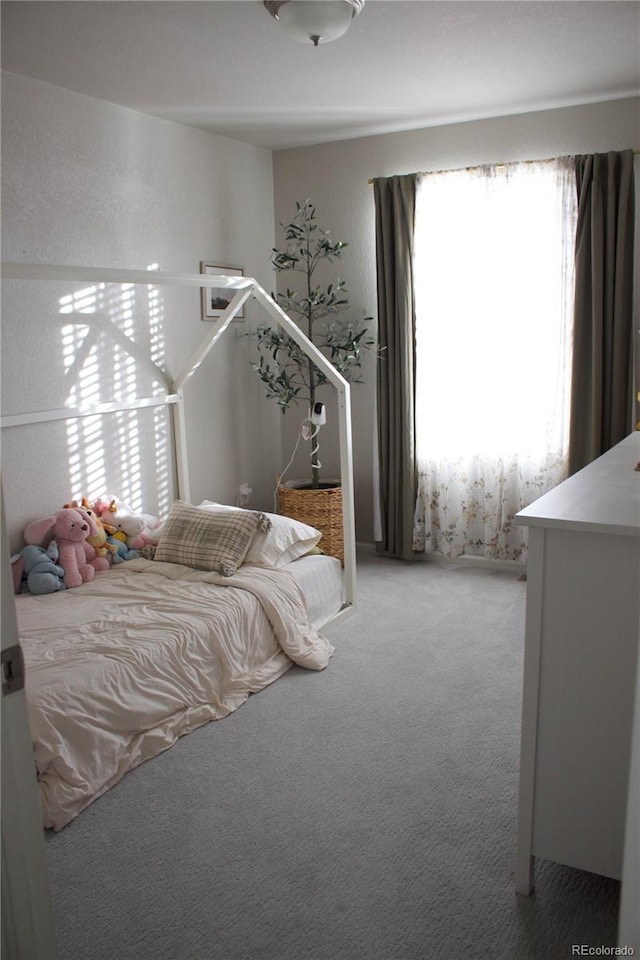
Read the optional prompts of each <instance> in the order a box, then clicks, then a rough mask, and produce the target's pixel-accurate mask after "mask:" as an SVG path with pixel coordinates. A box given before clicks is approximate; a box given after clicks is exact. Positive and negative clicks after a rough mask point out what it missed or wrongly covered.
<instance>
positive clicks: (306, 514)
mask: <svg viewBox="0 0 640 960" xmlns="http://www.w3.org/2000/svg"><path fill="white" fill-rule="evenodd" d="M278 510H279V512H280V513H281V514H282V515H283V516H285V517H290V518H291V520H299V521H300V522H301V523H307V524H309V526H311V527H315V528H316V529H317V530H320V532H321V533H322V539H321V540H320V543H319V544H318V546H319V547H320V549H321V550H323V551H324V553H327V554H329V556H331V557H337V558H338V560H339V561H340V563H341V564H342V565H343V566H344V534H343V530H342V487H341V486H340V483H339V481H335V480H332V481H326V486H322V485H321V486H320V487H319V488H318V489H317V490H312V489H311V488H310V487H309V486H308V482H307V481H303V480H290V481H289V482H288V483H285V484H283V485H281V486H280V487H278Z"/></svg>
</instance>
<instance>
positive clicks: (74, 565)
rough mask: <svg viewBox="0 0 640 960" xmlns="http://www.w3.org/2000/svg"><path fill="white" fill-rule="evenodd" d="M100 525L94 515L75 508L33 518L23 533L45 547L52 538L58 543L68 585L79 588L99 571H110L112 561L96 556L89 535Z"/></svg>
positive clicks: (27, 539) (35, 543)
mask: <svg viewBox="0 0 640 960" xmlns="http://www.w3.org/2000/svg"><path fill="white" fill-rule="evenodd" d="M96 533H97V527H96V524H95V522H94V520H92V518H91V517H90V516H89V515H88V514H87V513H83V512H81V511H80V510H76V509H75V508H73V507H66V508H63V509H62V510H59V511H58V512H57V513H56V514H54V515H53V516H51V517H45V518H44V519H42V520H34V522H33V523H30V524H29V526H28V527H27V528H26V530H25V532H24V538H25V540H26V542H27V544H32V545H36V546H43V545H44V543H45V542H49V540H50V539H51V538H52V537H53V538H54V539H55V540H57V542H58V549H59V551H60V555H59V560H60V565H61V566H62V567H63V569H64V583H65V585H66V586H67V587H79V586H80V584H82V583H85V582H88V581H89V580H93V578H94V576H95V573H96V570H108V569H109V561H108V560H107V559H106V558H105V557H96V552H95V550H94V548H93V547H92V546H91V544H90V543H89V542H88V540H87V537H91V536H95V535H96Z"/></svg>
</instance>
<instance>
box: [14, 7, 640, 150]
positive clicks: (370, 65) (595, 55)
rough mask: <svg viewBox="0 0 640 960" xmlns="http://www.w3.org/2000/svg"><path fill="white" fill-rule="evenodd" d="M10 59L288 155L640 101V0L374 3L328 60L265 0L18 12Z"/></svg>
mask: <svg viewBox="0 0 640 960" xmlns="http://www.w3.org/2000/svg"><path fill="white" fill-rule="evenodd" d="M1 62H2V67H3V69H5V70H9V71H12V72H14V73H22V74H26V75H27V76H30V77H34V78H36V79H39V80H44V81H47V82H49V83H53V84H57V85H59V86H62V87H68V88H70V89H72V90H76V91H79V92H81V93H85V94H88V95H89V96H92V97H97V98H99V99H101V100H108V101H111V102H113V103H117V104H121V105H122V106H126V107H131V108H132V109H134V110H139V111H141V112H143V113H149V114H153V115H154V116H157V117H163V118H165V119H168V120H175V121H178V122H181V123H187V124H191V125H193V126H197V127H202V128H204V129H206V130H211V131H214V132H216V133H221V134H224V135H226V136H230V137H235V138H236V139H238V140H244V141H246V142H248V143H253V144H256V145H258V146H263V147H268V148H271V149H281V148H286V147H292V146H300V145H306V144H313V143H322V142H326V141H329V140H341V139H348V138H351V137H357V136H365V135H368V134H374V133H383V132H388V131H395V130H407V129H412V128H414V127H424V126H433V125H437V124H443V123H450V122H456V121H463V120H470V119H477V118H483V117H493V116H504V115H508V114H512V113H521V112H527V111H531V110H539V109H545V108H550V107H561V106H569V105H574V104H580V103H589V102H593V101H598V100H609V99H617V98H620V97H627V96H633V95H636V94H638V93H639V92H640V3H639V2H635V0H622V2H617V0H603V2H599V0H586V2H582V0H516V2H512V0H443V2H440V0H409V2H407V0H367V3H366V6H365V8H364V10H363V12H362V13H361V14H360V15H359V16H358V17H356V18H355V19H354V20H353V22H352V24H351V27H350V29H349V31H348V33H347V34H346V35H345V36H344V37H342V38H341V39H339V40H336V41H335V42H333V43H329V44H326V45H323V46H320V47H318V48H314V47H312V46H305V45H302V44H298V43H296V42H295V41H293V40H292V39H290V38H289V37H288V36H287V35H286V34H284V33H283V32H282V28H281V27H280V26H279V25H278V24H277V23H276V22H275V21H274V20H273V19H272V18H271V17H270V16H269V14H268V13H267V12H266V10H265V9H264V7H263V4H262V2H261V0H224V2H223V0H217V2H210V0H178V2H173V0H160V2H157V0H109V2H102V0H73V2H58V0H45V2H31V0H9V2H4V3H2V61H1Z"/></svg>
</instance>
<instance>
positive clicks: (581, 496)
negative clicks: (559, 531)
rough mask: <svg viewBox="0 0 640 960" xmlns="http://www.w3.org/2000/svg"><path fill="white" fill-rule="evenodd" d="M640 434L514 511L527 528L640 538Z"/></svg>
mask: <svg viewBox="0 0 640 960" xmlns="http://www.w3.org/2000/svg"><path fill="white" fill-rule="evenodd" d="M639 461H640V432H639V431H636V432H634V433H632V434H630V435H629V436H628V437H626V438H625V439H624V440H623V441H622V442H621V443H618V444H617V445H616V446H615V447H613V448H612V449H611V450H609V451H608V452H607V453H605V454H603V455H602V456H601V457H598V459H597V460H594V461H593V463H590V464H588V465H587V466H586V467H584V468H583V469H582V470H580V471H579V472H578V473H575V474H574V475H573V476H572V477H569V479H568V480H565V481H564V483H561V484H559V485H558V486H557V487H554V489H553V490H550V491H549V493H545V495H544V496H543V497H540V499H539V500H536V501H535V502H534V503H532V504H530V505H529V506H528V507H525V509H524V510H521V511H520V512H519V513H517V514H516V523H518V524H520V525H522V526H527V527H562V528H567V529H569V528H570V529H572V530H585V531H591V532H601V533H613V534H621V535H626V536H640V471H638V470H635V467H636V465H637V464H638V462H639Z"/></svg>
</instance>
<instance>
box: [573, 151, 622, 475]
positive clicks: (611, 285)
mask: <svg viewBox="0 0 640 960" xmlns="http://www.w3.org/2000/svg"><path fill="white" fill-rule="evenodd" d="M575 168H576V183H577V190H578V225H577V237H576V296H575V319H574V352H573V380H572V390H571V427H570V449H569V471H570V472H571V473H574V472H575V471H576V470H580V469H581V468H582V467H584V466H586V464H587V463H590V462H591V461H592V460H594V459H595V458H596V457H599V456H600V455H601V454H602V453H605V452H606V451H607V450H609V449H610V448H611V447H612V446H614V445H615V444H616V443H618V442H619V441H620V440H622V439H623V438H624V437H625V436H627V434H628V433H630V431H631V429H632V425H633V359H632V358H633V347H632V344H633V319H632V313H633V244H634V184H633V151H632V150H625V151H623V152H621V153H613V152H612V153H602V154H593V155H591V156H579V157H576V158H575Z"/></svg>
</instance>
